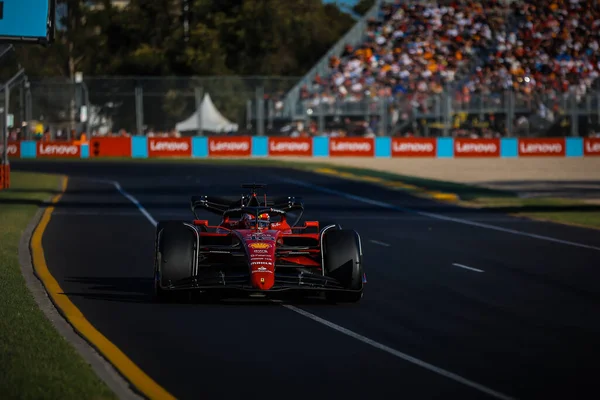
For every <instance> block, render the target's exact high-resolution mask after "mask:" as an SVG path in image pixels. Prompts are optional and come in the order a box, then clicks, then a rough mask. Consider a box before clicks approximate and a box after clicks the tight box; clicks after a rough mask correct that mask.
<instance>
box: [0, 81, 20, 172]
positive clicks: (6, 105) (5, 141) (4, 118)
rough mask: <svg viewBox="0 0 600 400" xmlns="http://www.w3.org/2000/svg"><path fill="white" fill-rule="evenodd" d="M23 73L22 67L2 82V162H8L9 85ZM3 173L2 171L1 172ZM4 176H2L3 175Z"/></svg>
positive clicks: (7, 163) (5, 163)
mask: <svg viewBox="0 0 600 400" xmlns="http://www.w3.org/2000/svg"><path fill="white" fill-rule="evenodd" d="M24 73H25V70H24V69H21V70H20V71H19V72H17V73H16V74H15V75H14V76H13V77H12V78H10V79H9V80H8V81H7V82H6V83H5V84H4V113H3V114H2V127H3V129H2V164H3V165H5V166H8V165H9V162H8V113H9V106H10V85H12V84H13V83H14V82H15V81H16V80H17V79H19V78H20V77H21V76H22V75H23V74H24ZM2 173H4V172H2ZM3 178H4V177H3Z"/></svg>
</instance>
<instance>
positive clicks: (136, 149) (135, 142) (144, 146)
mask: <svg viewBox="0 0 600 400" xmlns="http://www.w3.org/2000/svg"><path fill="white" fill-rule="evenodd" d="M131 156H132V157H134V158H148V139H147V138H146V136H132V137H131Z"/></svg>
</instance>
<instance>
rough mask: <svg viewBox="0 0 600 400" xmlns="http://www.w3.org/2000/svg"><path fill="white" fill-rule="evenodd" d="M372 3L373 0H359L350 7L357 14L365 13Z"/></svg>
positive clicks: (373, 2) (373, 3)
mask: <svg viewBox="0 0 600 400" xmlns="http://www.w3.org/2000/svg"><path fill="white" fill-rule="evenodd" d="M374 5H375V0H360V1H359V2H358V3H356V4H355V5H354V7H352V11H354V12H355V13H357V14H358V15H365V14H366V13H367V12H368V11H369V10H370V9H371V7H373V6H374Z"/></svg>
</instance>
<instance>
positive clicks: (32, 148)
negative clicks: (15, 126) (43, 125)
mask: <svg viewBox="0 0 600 400" xmlns="http://www.w3.org/2000/svg"><path fill="white" fill-rule="evenodd" d="M36 144H37V142H35V141H33V140H32V141H23V142H21V158H36V157H37V145H36Z"/></svg>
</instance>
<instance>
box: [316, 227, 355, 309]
mask: <svg viewBox="0 0 600 400" xmlns="http://www.w3.org/2000/svg"><path fill="white" fill-rule="evenodd" d="M322 251H323V261H324V268H325V274H326V275H327V276H330V277H332V278H335V279H336V280H338V281H339V282H340V283H341V284H342V286H343V287H344V289H346V290H351V291H348V292H337V291H328V292H326V293H325V296H326V298H327V299H328V300H330V301H334V302H336V303H356V302H358V301H360V299H362V297H363V275H364V272H363V263H362V254H361V248H360V237H359V236H358V233H357V232H356V231H354V230H350V229H349V230H338V229H334V230H330V231H328V232H326V233H325V236H324V238H323V249H322Z"/></svg>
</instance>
